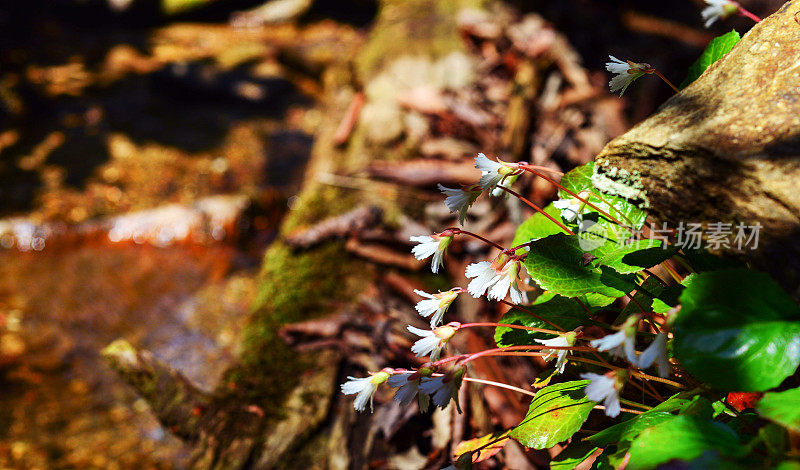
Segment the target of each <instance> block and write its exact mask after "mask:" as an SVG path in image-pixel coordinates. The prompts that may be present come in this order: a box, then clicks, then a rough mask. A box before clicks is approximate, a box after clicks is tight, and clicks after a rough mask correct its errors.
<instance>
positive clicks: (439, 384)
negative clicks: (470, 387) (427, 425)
mask: <svg viewBox="0 0 800 470" xmlns="http://www.w3.org/2000/svg"><path fill="white" fill-rule="evenodd" d="M463 378H464V368H463V367H454V368H452V369H450V370H449V371H447V373H446V374H444V375H440V376H438V377H423V378H422V383H421V384H420V386H419V389H420V391H421V392H422V393H426V394H428V395H430V396H431V401H433V404H434V405H435V406H438V407H440V408H445V407H446V406H447V405H448V404H449V403H450V399H451V398H452V399H453V400H454V401H455V402H456V408H458V412H459V413H461V405H460V404H459V403H458V389H459V388H461V379H463Z"/></svg>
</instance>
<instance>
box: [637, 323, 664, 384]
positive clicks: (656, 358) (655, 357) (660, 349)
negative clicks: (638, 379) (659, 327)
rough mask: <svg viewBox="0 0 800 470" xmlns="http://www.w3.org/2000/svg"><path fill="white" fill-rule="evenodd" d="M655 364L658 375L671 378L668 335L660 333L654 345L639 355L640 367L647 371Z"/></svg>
mask: <svg viewBox="0 0 800 470" xmlns="http://www.w3.org/2000/svg"><path fill="white" fill-rule="evenodd" d="M653 362H655V363H656V365H657V366H658V375H660V376H661V377H667V376H669V368H670V366H669V357H668V356H667V335H666V333H659V334H657V335H656V339H655V340H653V343H652V344H651V345H650V346H648V347H647V349H645V350H644V351H642V354H641V355H639V363H638V366H639V368H641V369H647V368H648V367H650V366H651V365H652V364H653Z"/></svg>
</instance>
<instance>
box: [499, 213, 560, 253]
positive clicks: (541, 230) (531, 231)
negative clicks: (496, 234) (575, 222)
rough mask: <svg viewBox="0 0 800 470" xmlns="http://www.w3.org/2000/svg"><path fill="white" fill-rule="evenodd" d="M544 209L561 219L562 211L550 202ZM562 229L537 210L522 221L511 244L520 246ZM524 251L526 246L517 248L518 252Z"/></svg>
mask: <svg viewBox="0 0 800 470" xmlns="http://www.w3.org/2000/svg"><path fill="white" fill-rule="evenodd" d="M544 211H545V212H547V213H548V214H550V215H551V216H553V217H554V218H555V219H556V220H561V211H560V210H559V209H556V207H555V206H553V205H552V204H548V205H547V207H545V208H544ZM562 231H563V229H562V228H561V227H559V226H558V225H556V224H555V223H553V221H552V220H550V219H548V218H547V217H545V216H544V215H542V214H541V213H539V212H537V213H536V214H533V215H532V216H530V217H528V220H526V221H525V222H522V223H521V224H520V226H519V227H517V232H516V233H515V234H514V240H512V241H511V246H519V245H522V244H523V243H528V242H529V241H531V240H534V239H538V238H544V237H546V236H548V235H554V234H556V233H560V232H562ZM524 252H525V249H524V248H520V249H519V250H517V254H522V253H524Z"/></svg>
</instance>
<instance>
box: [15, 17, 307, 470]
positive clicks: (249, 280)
mask: <svg viewBox="0 0 800 470" xmlns="http://www.w3.org/2000/svg"><path fill="white" fill-rule="evenodd" d="M61 6H62V7H63V8H68V6H64V5H61ZM35 10H36V9H35V8H32V9H30V11H27V10H26V12H25V13H24V14H22V13H21V12H19V11H16V10H15V9H9V10H7V11H5V12H4V13H3V14H2V15H0V16H1V18H0V23H2V24H0V26H3V27H7V28H6V30H5V32H4V33H2V34H0V41H2V43H3V45H4V47H3V49H2V52H0V58H2V64H3V67H0V70H2V72H0V91H2V93H0V95H2V100H0V101H2V106H1V107H0V108H1V109H2V113H0V118H1V119H2V123H3V127H2V129H0V215H2V217H0V468H31V469H49V468H104V469H105V468H137V469H138V468H182V467H184V466H185V465H186V464H187V461H188V458H189V454H190V449H188V448H186V447H185V446H184V444H183V443H182V442H180V441H179V440H178V439H176V438H174V437H173V436H171V435H170V433H169V432H168V430H166V429H163V428H162V427H161V426H160V424H159V423H158V422H157V421H156V420H155V418H154V417H153V416H152V414H151V412H150V411H149V408H148V407H147V404H146V403H145V402H144V401H143V400H141V399H139V398H138V397H137V396H136V394H135V393H134V392H133V391H132V389H130V388H129V387H128V386H127V385H126V384H125V383H123V382H122V381H121V380H120V379H119V378H118V377H117V376H116V374H115V373H114V372H113V371H111V369H110V368H109V367H108V366H107V365H106V364H105V363H104V362H103V360H102V359H101V357H100V355H99V353H100V351H101V350H102V349H103V348H104V347H105V346H106V345H108V344H109V343H110V342H111V341H113V340H115V339H117V338H125V339H127V340H128V341H130V342H131V343H132V344H133V345H134V346H136V347H138V348H144V349H148V350H150V351H152V352H153V353H154V354H155V355H156V356H158V357H160V358H162V359H164V360H166V361H167V362H168V363H169V364H171V365H172V366H173V367H175V368H177V369H179V370H181V371H182V372H183V373H184V374H186V375H187V376H188V377H189V378H190V379H192V380H193V381H195V382H196V383H198V384H199V385H201V386H202V387H205V388H207V389H212V388H213V387H214V386H215V385H216V379H217V378H218V377H219V376H220V374H221V373H222V372H223V371H224V370H225V368H226V367H227V366H229V365H230V364H231V363H232V361H234V360H235V356H236V350H235V347H236V344H237V341H236V339H237V335H238V333H239V332H240V331H241V329H242V327H243V326H244V323H245V321H246V317H247V314H248V312H249V309H250V307H251V305H252V302H253V299H254V298H255V296H256V291H257V283H256V276H257V273H258V266H259V262H260V257H261V254H262V253H263V250H264V248H265V247H266V245H267V244H268V242H269V241H270V240H271V238H272V237H274V234H275V232H274V231H275V228H276V227H277V224H278V222H279V220H280V217H281V215H282V213H283V211H284V209H285V208H286V200H287V199H288V198H289V197H290V196H291V195H292V194H293V193H294V192H295V191H296V190H297V188H298V186H299V183H300V178H301V175H302V170H303V166H304V164H305V162H306V160H307V158H308V154H309V152H310V145H311V139H310V137H309V136H308V134H307V133H306V132H304V129H307V128H308V127H307V126H305V125H304V123H307V122H308V121H309V119H311V120H312V121H313V113H312V112H310V111H309V109H310V105H311V104H312V103H310V100H308V99H306V98H302V97H301V96H300V95H299V94H297V93H294V92H292V91H291V90H292V86H291V84H290V83H288V82H285V81H281V80H276V79H271V78H270V79H267V78H264V75H263V73H262V72H263V68H264V66H263V64H261V65H262V67H261V69H259V68H258V65H259V64H258V63H256V64H255V65H254V66H253V68H248V67H239V68H233V69H225V68H224V67H221V66H220V65H219V62H218V61H216V59H215V58H214V56H213V55H214V52H210V53H208V57H199V58H190V57H189V56H190V55H191V54H189V52H191V51H188V52H187V51H181V50H179V51H178V52H176V54H177V56H178V57H179V58H180V59H181V60H179V61H177V62H175V63H170V62H169V61H165V62H159V63H154V62H153V61H152V60H151V58H149V56H148V51H149V47H150V44H151V43H152V40H153V39H152V38H153V35H154V34H156V33H155V31H156V29H157V28H156V26H141V25H134V27H130V26H129V25H125V24H124V22H120V21H116V23H113V24H112V25H111V26H102V27H101V26H98V24H97V23H92V21H93V20H92V19H91V18H89V19H86V18H79V19H76V18H74V17H69V15H67V16H68V17H67V18H66V19H65V18H59V14H60V12H63V11H67V12H72V13H70V15H73V16H74V11H73V10H69V9H67V10H53V11H49V12H48V11H46V9H45V10H43V11H41V12H39V13H35ZM80 11H85V10H80ZM62 20H64V21H62ZM12 26H13V27H12ZM220 27H222V28H224V27H225V26H224V24H218V25H209V28H212V29H213V30H214V32H215V34H219V30H220ZM195 34H198V40H200V39H201V38H203V37H205V32H204V30H203V26H202V25H201V26H200V27H199V29H198V30H197V31H196V32H195ZM161 46H164V44H161ZM175 47H176V48H178V49H179V48H180V47H179V46H175ZM235 47H237V43H236V40H232V45H228V47H227V49H226V50H229V49H231V48H235ZM112 59H113V60H112ZM115 60H116V62H115ZM120 60H123V61H125V60H127V61H129V63H128V65H127V66H126V67H127V68H125V67H123V68H124V73H122V74H121V75H114V73H116V72H114V70H117V72H119V70H118V69H115V68H114V67H118V66H119V61H120ZM130 61H132V62H130ZM137 61H138V62H137ZM176 63H177V64H179V66H176V65H175V64H176ZM115 64H116V65H115ZM137 67H139V68H138V69H137ZM148 67H149V68H148ZM176 67H177V68H176ZM254 70H257V72H254ZM258 70H260V72H258ZM187 71H188V72H187ZM204 73H205V74H208V73H210V74H212V75H213V76H214V77H216V79H215V80H213V81H212V82H202V77H203V76H204V75H203V74H204ZM109 74H111V75H109ZM104 77H105V78H104ZM241 80H247V83H249V84H250V85H252V86H251V88H249V90H250V91H252V90H254V89H260V90H262V91H264V90H266V91H267V94H266V95H264V94H257V95H256V96H255V99H254V96H253V95H252V94H251V95H247V94H241V93H239V94H237V91H236V90H240V89H239V88H236V87H235V86H232V84H235V83H238V82H237V81H241ZM253 87H256V88H253ZM259 87H260V88H259ZM275 87H277V88H275ZM278 91H280V93H279V94H280V95H281V96H280V98H276V97H275V93H277V92H278ZM15 105H18V108H14V106H15ZM219 195H222V196H221V197H218V196H219Z"/></svg>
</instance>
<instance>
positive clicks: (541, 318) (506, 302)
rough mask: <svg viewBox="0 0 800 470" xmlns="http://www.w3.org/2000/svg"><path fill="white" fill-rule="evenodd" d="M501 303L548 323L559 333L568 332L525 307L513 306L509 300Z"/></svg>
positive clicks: (503, 300) (502, 300)
mask: <svg viewBox="0 0 800 470" xmlns="http://www.w3.org/2000/svg"><path fill="white" fill-rule="evenodd" d="M500 302H502V303H504V304H506V305H509V306H510V307H511V308H518V309H520V310H522V311H523V312H525V313H527V314H528V315H530V316H532V317H534V318H536V319H538V320H541V321H543V322H545V323H547V324H548V325H550V326H552V327H554V328H555V329H557V330H558V331H561V332H562V333H563V332H566V330H565V329H564V328H561V327H560V326H558V325H556V324H555V323H553V322H551V321H550V320H548V319H547V318H544V317H543V316H541V315H537V314H535V313H533V312H531V311H530V310H528V309H527V308H525V307H523V306H522V305H516V304H512V303H511V302H509V301H508V300H505V299H501V300H500Z"/></svg>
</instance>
